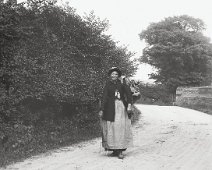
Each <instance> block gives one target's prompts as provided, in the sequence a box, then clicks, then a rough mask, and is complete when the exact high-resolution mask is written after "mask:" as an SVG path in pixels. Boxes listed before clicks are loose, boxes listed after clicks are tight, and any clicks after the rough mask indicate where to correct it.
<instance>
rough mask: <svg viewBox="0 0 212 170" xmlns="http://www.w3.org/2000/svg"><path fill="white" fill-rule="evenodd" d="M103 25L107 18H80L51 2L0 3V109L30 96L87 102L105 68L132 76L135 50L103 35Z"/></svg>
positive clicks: (96, 90) (101, 80) (98, 89)
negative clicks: (113, 67)
mask: <svg viewBox="0 0 212 170" xmlns="http://www.w3.org/2000/svg"><path fill="white" fill-rule="evenodd" d="M107 28H108V21H107V20H103V21H102V20H100V19H99V18H98V17H96V16H95V15H94V14H93V13H92V12H91V13H90V14H89V15H87V16H85V17H80V16H79V15H78V14H76V12H75V10H74V9H73V8H72V7H70V6H68V5H66V6H62V7H61V6H57V5H56V1H55V0H52V1H51V0H40V1H36V0H28V1H27V3H21V4H16V3H0V78H1V80H2V81H0V91H1V94H2V95H1V97H0V104H1V105H2V106H4V107H1V110H0V112H2V113H3V112H4V113H9V112H6V111H5V110H7V109H9V110H10V111H11V110H12V109H11V108H13V106H16V105H17V104H20V102H21V101H23V100H25V99H27V98H29V97H30V98H35V99H39V100H47V99H48V98H49V97H51V98H53V99H54V100H55V101H57V102H68V103H78V104H83V103H90V102H93V101H95V100H97V99H98V98H99V96H100V95H101V91H102V87H103V84H104V81H105V79H106V78H107V71H108V69H109V68H110V67H112V66H118V67H120V69H121V70H122V71H123V73H124V74H126V75H131V74H134V72H135V70H136V65H135V64H134V61H132V60H131V57H132V56H133V55H134V53H133V52H130V51H128V49H127V48H126V47H124V46H118V45H117V43H116V42H115V41H114V40H113V39H112V38H111V36H110V35H106V34H105V30H106V29H107ZM6 108H7V109H6Z"/></svg>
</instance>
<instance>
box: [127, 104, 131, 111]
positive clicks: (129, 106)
mask: <svg viewBox="0 0 212 170" xmlns="http://www.w3.org/2000/svg"><path fill="white" fill-rule="evenodd" d="M127 111H128V112H131V111H132V105H131V104H128V107H127Z"/></svg>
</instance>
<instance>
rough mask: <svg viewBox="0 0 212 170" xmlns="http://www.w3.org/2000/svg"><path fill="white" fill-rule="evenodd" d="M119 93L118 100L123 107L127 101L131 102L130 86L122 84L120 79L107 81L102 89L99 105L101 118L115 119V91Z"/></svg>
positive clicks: (126, 104)
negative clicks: (101, 113)
mask: <svg viewBox="0 0 212 170" xmlns="http://www.w3.org/2000/svg"><path fill="white" fill-rule="evenodd" d="M116 90H118V91H119V93H120V100H122V101H123V103H124V106H125V108H126V109H127V106H128V104H129V103H131V104H132V93H131V91H130V87H129V86H128V85H126V84H122V83H121V81H120V80H117V81H111V80H110V81H107V82H106V85H105V87H104V90H103V95H102V100H101V107H100V110H102V111H103V120H106V121H111V122H114V119H115V99H116V98H115V91H116Z"/></svg>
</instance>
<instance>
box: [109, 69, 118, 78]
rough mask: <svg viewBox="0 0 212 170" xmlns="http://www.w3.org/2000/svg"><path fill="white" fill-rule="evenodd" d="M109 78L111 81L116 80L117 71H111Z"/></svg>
mask: <svg viewBox="0 0 212 170" xmlns="http://www.w3.org/2000/svg"><path fill="white" fill-rule="evenodd" d="M110 77H111V79H112V80H117V79H118V77H119V74H118V72H117V71H113V72H112V73H111V75H110Z"/></svg>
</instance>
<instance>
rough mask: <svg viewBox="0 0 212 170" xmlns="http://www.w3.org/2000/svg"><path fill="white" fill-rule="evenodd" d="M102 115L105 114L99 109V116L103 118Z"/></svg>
mask: <svg viewBox="0 0 212 170" xmlns="http://www.w3.org/2000/svg"><path fill="white" fill-rule="evenodd" d="M102 116H103V111H102V110H100V111H99V117H100V118H102Z"/></svg>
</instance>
